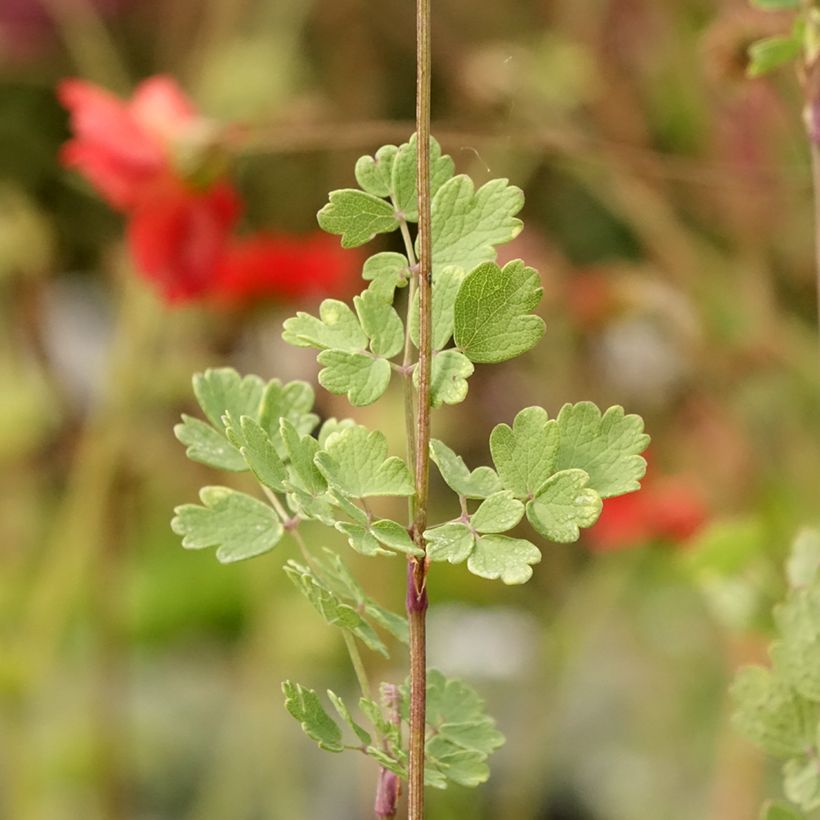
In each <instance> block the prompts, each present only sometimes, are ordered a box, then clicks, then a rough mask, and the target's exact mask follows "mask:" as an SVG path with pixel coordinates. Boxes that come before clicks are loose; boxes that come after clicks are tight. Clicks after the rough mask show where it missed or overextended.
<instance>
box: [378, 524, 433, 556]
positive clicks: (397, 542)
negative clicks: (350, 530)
mask: <svg viewBox="0 0 820 820" xmlns="http://www.w3.org/2000/svg"><path fill="white" fill-rule="evenodd" d="M370 530H371V532H372V533H373V535H375V536H376V538H378V540H379V541H380V542H381V543H382V544H384V545H385V546H386V547H390V549H392V550H396V551H398V552H403V553H404V554H405V555H416V556H423V555H424V552H423V550H420V549H419V548H418V547H417V546H416V545H415V544H414V543H413V539H412V538H410V535H409V533H408V532H407V528H406V527H402V525H401V524H399V523H397V522H396V521H389V520H387V519H385V520H382V521H375V522H374V523H373V524H372V525H371V527H370Z"/></svg>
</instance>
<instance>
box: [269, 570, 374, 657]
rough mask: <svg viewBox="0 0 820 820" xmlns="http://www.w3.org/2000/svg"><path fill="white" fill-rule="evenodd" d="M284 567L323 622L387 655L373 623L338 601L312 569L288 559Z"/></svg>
mask: <svg viewBox="0 0 820 820" xmlns="http://www.w3.org/2000/svg"><path fill="white" fill-rule="evenodd" d="M284 570H285V574H286V575H287V576H288V578H290V580H291V581H293V584H294V586H296V588H297V589H298V590H299V591H300V592H301V593H302V594H303V595H304V596H305V597H306V598H307V599H308V601H310V603H311V604H313V607H314V609H315V610H316V611H317V612H318V613H319V614H320V615H321V616H322V617H323V618H324V619H325V621H327V623H329V624H330V625H331V626H337V627H339V629H344V630H346V631H347V632H350V633H351V634H352V635H354V636H355V637H357V638H358V639H359V640H360V641H361V642H362V643H363V644H364V645H365V646H367V647H368V648H369V649H372V650H373V651H374V652H379V653H381V654H382V655H384V656H385V657H388V653H387V647H385V645H384V644H383V643H382V641H381V640H380V638H379V636H378V635H377V634H376V632H375V630H374V629H373V627H372V626H370V624H369V623H367V621H365V619H364V618H362V616H361V615H360V614H359V613H358V612H357V611H356V610H355V609H354V608H353V607H351V606H349V605H348V604H345V603H342V601H340V600H339V598H338V597H337V596H336V595H335V594H334V593H333V591H332V590H331V589H330V588H329V587H328V586H327V585H326V584H324V583H323V582H322V581H321V580H320V579H319V578H317V577H316V575H315V574H314V573H313V572H312V570H310V569H309V568H308V567H304V566H302V565H301V564H298V563H297V562H296V561H292V560H290V561H288V562H287V563H286V564H285V566H284Z"/></svg>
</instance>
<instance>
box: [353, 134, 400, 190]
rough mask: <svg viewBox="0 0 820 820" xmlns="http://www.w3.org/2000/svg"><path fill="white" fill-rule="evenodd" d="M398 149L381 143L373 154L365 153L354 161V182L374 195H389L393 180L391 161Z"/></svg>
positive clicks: (392, 161) (393, 159)
mask: <svg viewBox="0 0 820 820" xmlns="http://www.w3.org/2000/svg"><path fill="white" fill-rule="evenodd" d="M398 151H399V149H398V148H397V147H396V146H395V145H383V146H382V147H381V148H379V150H378V151H376V154H375V156H369V155H365V156H363V157H359V159H358V160H357V161H356V168H355V171H354V173H355V176H356V182H358V183H359V185H360V186H361V187H362V190H364V191H367V193H369V194H374V195H375V196H380V197H386V196H390V193H391V191H392V187H393V185H392V181H393V163H394V161H395V159H396V154H397V153H398Z"/></svg>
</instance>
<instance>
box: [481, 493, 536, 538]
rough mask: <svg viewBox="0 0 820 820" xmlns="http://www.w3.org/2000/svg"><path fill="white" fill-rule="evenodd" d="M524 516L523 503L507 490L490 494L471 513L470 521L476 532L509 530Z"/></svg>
mask: <svg viewBox="0 0 820 820" xmlns="http://www.w3.org/2000/svg"><path fill="white" fill-rule="evenodd" d="M523 517H524V505H523V504H522V503H521V502H520V501H519V500H518V499H516V498H513V494H512V493H511V492H510V491H509V490H504V491H503V492H500V493H495V494H494V495H491V496H490V497H489V498H488V499H487V500H486V501H483V502H482V503H481V506H480V507H479V508H478V509H477V510H476V511H475V512H474V513H473V515H472V517H471V520H470V523H471V524H472V525H473V528H474V529H475V530H476V531H477V532H481V533H496V532H507V530H511V529H512V528H513V527H514V526H516V525H517V524H518V522H519V521H520V520H521V519H522V518H523Z"/></svg>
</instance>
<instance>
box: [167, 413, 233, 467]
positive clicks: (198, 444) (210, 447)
mask: <svg viewBox="0 0 820 820" xmlns="http://www.w3.org/2000/svg"><path fill="white" fill-rule="evenodd" d="M220 427H221V425H220ZM174 435H175V436H176V437H177V439H178V440H179V441H180V442H181V443H182V444H184V445H185V447H186V450H185V455H187V456H188V458H190V459H191V460H192V461H198V462H200V463H201V464H207V465H208V466H209V467H215V468H216V469H217V470H230V471H231V472H235V473H241V472H244V471H245V470H247V469H248V465H247V464H246V463H245V459H244V458H242V454H241V453H240V452H239V450H237V449H236V447H234V446H233V445H232V444H230V443H229V442H228V441H226V439H225V436H223V435H222V434H221V433H219V432H217V431H216V430H214V428H213V427H211V425H210V424H206V423H205V422H204V421H200V420H199V419H195V418H192V417H191V416H186V415H184V414H183V416H182V424H177V425H176V426H175V427H174Z"/></svg>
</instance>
